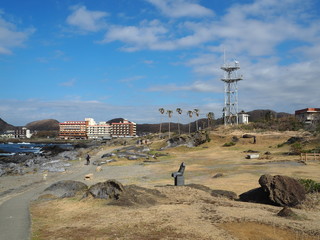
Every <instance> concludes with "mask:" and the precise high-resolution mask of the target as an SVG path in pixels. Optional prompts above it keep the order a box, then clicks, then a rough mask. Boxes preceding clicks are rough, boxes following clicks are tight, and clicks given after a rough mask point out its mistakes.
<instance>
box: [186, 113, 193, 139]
mask: <svg viewBox="0 0 320 240" xmlns="http://www.w3.org/2000/svg"><path fill="white" fill-rule="evenodd" d="M187 114H188V116H189V117H190V118H192V114H193V112H192V111H190V110H189V111H188V112H187ZM189 135H190V122H189Z"/></svg>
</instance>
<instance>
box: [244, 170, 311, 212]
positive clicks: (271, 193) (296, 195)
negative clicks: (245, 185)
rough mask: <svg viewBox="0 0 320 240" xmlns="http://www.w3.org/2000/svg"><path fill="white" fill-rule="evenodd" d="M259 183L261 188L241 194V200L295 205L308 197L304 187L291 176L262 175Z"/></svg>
mask: <svg viewBox="0 0 320 240" xmlns="http://www.w3.org/2000/svg"><path fill="white" fill-rule="evenodd" d="M259 184H260V185H261V187H260V188H256V189H252V190H250V191H248V192H245V193H243V194H241V195H240V200H242V201H246V202H256V203H265V204H273V205H278V206H289V207H293V206H296V205H297V204H299V203H301V202H302V201H303V200H304V199H305V197H306V192H305V189H304V187H303V186H302V185H301V184H300V183H299V182H298V181H297V180H296V179H294V178H291V177H287V176H281V175H276V176H271V175H262V176H261V177H260V179H259Z"/></svg>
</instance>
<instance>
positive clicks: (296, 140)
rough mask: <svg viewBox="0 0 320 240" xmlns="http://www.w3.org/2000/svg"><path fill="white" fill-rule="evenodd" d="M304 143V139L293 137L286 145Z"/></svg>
mask: <svg viewBox="0 0 320 240" xmlns="http://www.w3.org/2000/svg"><path fill="white" fill-rule="evenodd" d="M302 141H304V138H303V137H291V138H289V139H288V140H287V141H286V142H285V143H286V144H293V143H296V142H302Z"/></svg>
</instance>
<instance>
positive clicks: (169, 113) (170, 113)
mask: <svg viewBox="0 0 320 240" xmlns="http://www.w3.org/2000/svg"><path fill="white" fill-rule="evenodd" d="M172 113H173V111H172V110H167V114H168V117H169V139H170V118H171V116H172Z"/></svg>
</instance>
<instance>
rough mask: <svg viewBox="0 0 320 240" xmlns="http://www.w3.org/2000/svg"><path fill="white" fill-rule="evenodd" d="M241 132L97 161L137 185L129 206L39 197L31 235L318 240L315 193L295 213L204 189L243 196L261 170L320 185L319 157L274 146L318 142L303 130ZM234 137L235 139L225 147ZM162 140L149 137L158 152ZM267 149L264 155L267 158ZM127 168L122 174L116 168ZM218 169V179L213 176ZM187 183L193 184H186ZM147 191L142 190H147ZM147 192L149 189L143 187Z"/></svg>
mask: <svg viewBox="0 0 320 240" xmlns="http://www.w3.org/2000/svg"><path fill="white" fill-rule="evenodd" d="M243 134H244V132H241V131H231V130H228V129H223V128H222V129H219V130H217V131H214V132H212V133H211V135H210V137H211V141H210V142H208V143H205V144H203V145H201V146H199V147H195V148H187V147H177V148H172V149H167V150H164V151H163V152H165V153H168V154H169V156H166V157H160V158H158V159H157V160H155V161H154V162H143V161H139V160H137V161H128V160H119V161H118V162H115V163H112V164H108V165H107V166H103V168H108V169H110V171H112V170H114V171H119V175H118V176H117V175H115V176H117V177H114V176H113V178H115V179H116V180H118V181H120V182H121V183H122V184H124V185H131V184H135V185H137V186H139V187H141V190H140V193H139V194H138V195H137V196H133V199H131V200H132V201H131V203H130V204H126V203H125V202H124V203H123V204H115V203H114V201H111V200H110V201H109V200H97V199H93V198H84V199H82V198H81V196H79V197H75V198H71V199H56V200H50V201H47V200H38V201H35V202H33V203H32V205H31V208H30V209H31V215H32V233H33V235H32V239H33V240H40V239H145V240H147V239H148V240H149V239H252V240H253V239H254V240H256V239H261V240H267V239H268V240H270V239H274V240H275V239H297V240H298V239H320V194H319V193H313V194H309V195H308V197H307V200H306V201H305V202H304V203H303V204H301V205H299V206H298V207H297V208H293V209H292V210H293V211H294V213H295V214H296V215H295V217H291V218H284V217H279V216H277V213H278V212H279V211H280V210H281V209H282V208H281V207H276V206H269V205H262V204H254V203H245V202H240V201H235V200H229V199H226V198H222V197H213V196H211V195H210V193H209V192H208V191H206V188H202V187H201V185H203V186H206V187H209V188H211V189H221V190H228V191H233V192H235V193H236V194H238V195H239V194H241V193H243V192H245V191H248V190H250V189H252V188H256V187H259V184H258V179H259V177H260V176H261V175H262V174H266V173H268V174H271V175H278V174H279V175H287V176H291V177H294V178H310V179H313V180H315V181H317V182H320V175H319V171H320V161H319V160H317V161H314V160H310V161H307V163H301V162H299V161H300V157H299V156H291V155H287V154H285V153H287V152H289V151H290V146H289V145H286V144H285V145H283V146H281V147H279V144H283V143H284V142H286V141H287V140H288V139H289V138H290V137H292V136H304V137H305V138H308V139H309V140H310V141H309V143H308V144H309V145H306V146H305V147H306V148H310V147H314V146H319V145H320V143H319V145H317V144H318V143H317V140H316V141H314V140H313V137H312V136H310V135H306V134H305V133H303V132H282V133H279V132H264V133H253V134H255V135H256V136H257V143H256V144H253V143H252V141H253V140H252V139H244V138H241V136H242V135H243ZM233 136H237V137H238V138H239V141H238V142H237V143H236V145H234V146H231V147H223V144H224V143H227V142H230V141H231V139H232V137H233ZM161 145H163V142H161V141H160V140H154V141H153V143H151V145H150V148H151V149H152V150H157V149H158V148H159V147H160V146H161ZM248 150H253V151H259V153H260V159H246V158H245V157H246V155H247V154H248V153H246V151H248ZM266 152H270V155H265V153H266ZM181 162H185V163H186V170H185V182H186V184H187V186H179V187H175V186H173V179H172V178H171V173H172V172H174V171H177V170H178V168H179V165H180V163H181ZM121 169H122V170H123V169H124V170H125V174H124V173H121V174H120V172H121V171H120V170H121ZM216 174H219V175H220V177H218V178H214V177H213V176H215V175H216ZM108 177H109V176H108V175H107V174H106V171H103V170H102V171H101V172H97V173H94V178H93V180H92V181H91V182H88V181H86V184H88V185H91V184H94V183H95V182H99V181H105V180H107V179H109V178H108ZM188 184H197V185H195V186H199V185H200V187H192V185H190V186H188ZM145 189H147V190H145ZM150 189H151V190H153V191H149V190H150Z"/></svg>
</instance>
